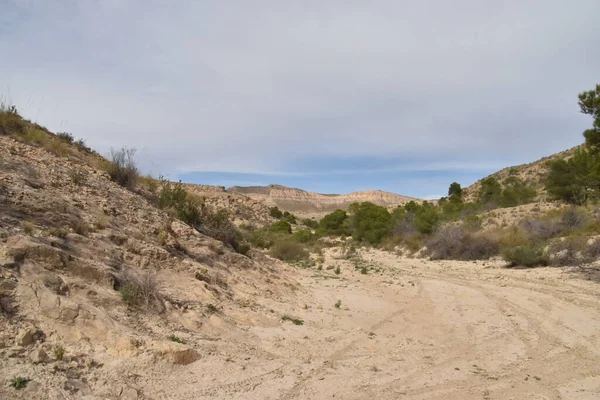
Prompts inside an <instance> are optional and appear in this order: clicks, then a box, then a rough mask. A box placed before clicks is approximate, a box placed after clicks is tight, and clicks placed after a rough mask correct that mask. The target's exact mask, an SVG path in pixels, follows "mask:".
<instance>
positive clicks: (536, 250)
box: [502, 245, 548, 267]
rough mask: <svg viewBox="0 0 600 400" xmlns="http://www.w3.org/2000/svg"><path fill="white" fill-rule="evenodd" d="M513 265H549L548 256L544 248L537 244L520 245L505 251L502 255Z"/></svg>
mask: <svg viewBox="0 0 600 400" xmlns="http://www.w3.org/2000/svg"><path fill="white" fill-rule="evenodd" d="M502 256H503V257H504V259H505V260H506V261H508V262H509V264H510V266H511V267H514V266H523V267H535V266H540V265H548V258H547V257H546V255H545V254H544V249H543V248H541V247H537V246H531V245H526V246H518V247H514V248H511V249H507V250H505V251H504V254H503V255H502Z"/></svg>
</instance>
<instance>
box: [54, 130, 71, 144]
mask: <svg viewBox="0 0 600 400" xmlns="http://www.w3.org/2000/svg"><path fill="white" fill-rule="evenodd" d="M56 137H57V138H59V139H60V140H62V141H64V142H67V143H69V144H71V143H73V142H74V141H75V138H74V137H73V135H71V134H70V133H68V132H59V133H57V134H56Z"/></svg>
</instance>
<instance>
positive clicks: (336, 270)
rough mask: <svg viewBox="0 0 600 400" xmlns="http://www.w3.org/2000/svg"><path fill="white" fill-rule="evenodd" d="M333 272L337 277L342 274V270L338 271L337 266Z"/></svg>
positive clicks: (338, 267)
mask: <svg viewBox="0 0 600 400" xmlns="http://www.w3.org/2000/svg"><path fill="white" fill-rule="evenodd" d="M333 272H335V274H336V275H339V274H340V273H341V272H342V270H341V269H340V266H339V265H338V266H336V267H335V269H334V270H333Z"/></svg>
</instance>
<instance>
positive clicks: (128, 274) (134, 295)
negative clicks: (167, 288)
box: [115, 269, 163, 310]
mask: <svg viewBox="0 0 600 400" xmlns="http://www.w3.org/2000/svg"><path fill="white" fill-rule="evenodd" d="M115 278H116V281H117V284H118V290H119V293H120V294H121V298H122V299H123V301H124V302H125V303H127V304H128V305H130V306H144V307H146V308H147V309H155V310H156V309H161V310H162V304H163V303H162V295H161V293H160V291H161V286H160V282H159V280H158V277H157V274H156V272H152V271H143V272H134V271H133V270H131V269H124V270H123V271H121V272H120V273H119V274H118V275H117V276H116V277H115Z"/></svg>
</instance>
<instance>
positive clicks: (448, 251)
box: [427, 225, 466, 260]
mask: <svg viewBox="0 0 600 400" xmlns="http://www.w3.org/2000/svg"><path fill="white" fill-rule="evenodd" d="M465 236H466V234H465V231H464V230H463V228H462V227H460V226H455V225H446V226H442V227H441V228H439V229H438V230H437V231H436V232H435V234H434V235H433V236H432V237H431V238H430V239H429V240H428V241H427V251H428V253H429V255H430V256H431V258H432V259H437V260H446V259H452V258H455V257H456V255H457V254H458V253H459V252H460V248H461V246H462V243H463V240H464V238H465Z"/></svg>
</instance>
